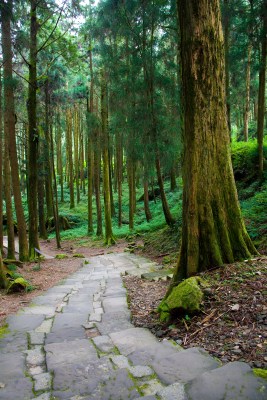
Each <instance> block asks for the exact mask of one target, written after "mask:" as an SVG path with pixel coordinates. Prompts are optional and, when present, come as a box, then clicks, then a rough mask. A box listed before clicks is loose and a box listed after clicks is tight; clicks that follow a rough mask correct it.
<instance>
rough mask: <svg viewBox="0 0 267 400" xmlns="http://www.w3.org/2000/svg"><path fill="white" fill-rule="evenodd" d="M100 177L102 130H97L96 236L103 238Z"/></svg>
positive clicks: (95, 165) (95, 178)
mask: <svg viewBox="0 0 267 400" xmlns="http://www.w3.org/2000/svg"><path fill="white" fill-rule="evenodd" d="M100 175H101V146H100V129H99V128H97V129H96V130H95V133H94V189H95V201H96V222H97V227H96V235H97V236H102V234H103V226H102V207H101V196H100Z"/></svg>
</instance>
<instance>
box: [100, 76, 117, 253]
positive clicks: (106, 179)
mask: <svg viewBox="0 0 267 400" xmlns="http://www.w3.org/2000/svg"><path fill="white" fill-rule="evenodd" d="M107 96H108V95H107V82H106V77H105V72H104V71H102V76H101V122H102V157H103V184H104V205H105V243H106V244H107V245H108V246H110V245H112V244H114V243H115V239H114V236H113V232H112V221H111V202H110V174H109V166H110V164H109V151H108V143H109V142H108V97H107Z"/></svg>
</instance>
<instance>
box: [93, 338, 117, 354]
mask: <svg viewBox="0 0 267 400" xmlns="http://www.w3.org/2000/svg"><path fill="white" fill-rule="evenodd" d="M92 340H93V342H94V344H95V345H96V347H97V348H98V349H99V350H100V351H102V352H103V353H111V352H112V350H114V344H113V342H112V340H111V339H110V337H109V336H107V335H104V336H96V337H94V338H93V339H92Z"/></svg>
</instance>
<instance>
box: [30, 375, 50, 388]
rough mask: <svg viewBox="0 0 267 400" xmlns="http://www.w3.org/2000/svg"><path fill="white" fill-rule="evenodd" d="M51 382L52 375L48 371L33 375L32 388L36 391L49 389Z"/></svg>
mask: <svg viewBox="0 0 267 400" xmlns="http://www.w3.org/2000/svg"><path fill="white" fill-rule="evenodd" d="M51 384H52V377H51V375H50V374H49V373H48V372H45V373H43V374H39V375H35V376H34V390H35V391H36V392H39V391H41V390H42V391H44V390H49V389H50V388H51Z"/></svg>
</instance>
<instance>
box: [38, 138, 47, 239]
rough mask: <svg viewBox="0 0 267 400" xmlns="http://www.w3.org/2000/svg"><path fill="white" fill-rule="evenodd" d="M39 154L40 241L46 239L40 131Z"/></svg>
mask: <svg viewBox="0 0 267 400" xmlns="http://www.w3.org/2000/svg"><path fill="white" fill-rule="evenodd" d="M38 150H39V154H38V171H39V174H38V175H39V176H38V215H39V235H40V237H41V238H42V239H47V230H46V225H45V223H46V213H45V206H44V198H45V190H44V185H45V166H44V164H45V163H44V157H43V155H44V154H45V151H44V137H43V133H42V131H41V132H40V143H39V148H38Z"/></svg>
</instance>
